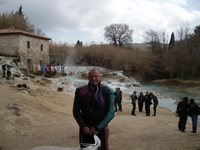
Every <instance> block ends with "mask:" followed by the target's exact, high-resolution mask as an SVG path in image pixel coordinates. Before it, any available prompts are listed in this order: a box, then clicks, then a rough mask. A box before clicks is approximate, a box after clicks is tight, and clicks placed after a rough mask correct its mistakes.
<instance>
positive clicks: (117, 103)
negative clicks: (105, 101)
mask: <svg viewBox="0 0 200 150" xmlns="http://www.w3.org/2000/svg"><path fill="white" fill-rule="evenodd" d="M117 105H118V107H119V110H120V91H119V88H116V91H115V112H117Z"/></svg>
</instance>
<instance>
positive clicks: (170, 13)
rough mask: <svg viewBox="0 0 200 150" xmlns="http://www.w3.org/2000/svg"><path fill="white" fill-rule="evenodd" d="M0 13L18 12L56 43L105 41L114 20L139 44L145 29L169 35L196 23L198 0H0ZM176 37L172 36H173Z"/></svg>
mask: <svg viewBox="0 0 200 150" xmlns="http://www.w3.org/2000/svg"><path fill="white" fill-rule="evenodd" d="M0 2H1V3H0V13H3V12H8V13H10V12H11V11H13V12H16V11H18V9H19V7H20V6H21V5H22V11H23V13H24V14H25V18H26V17H28V19H29V21H30V22H31V23H32V24H34V26H35V27H36V28H40V29H42V31H43V32H44V33H45V34H46V36H47V37H50V38H51V39H52V41H53V42H56V43H59V42H61V43H64V42H66V43H68V44H76V42H77V41H78V40H79V41H82V42H83V44H91V43H96V44H99V43H104V44H106V43H108V41H106V40H105V38H104V32H105V30H104V28H105V27H106V26H110V25H111V24H115V23H117V24H118V23H122V24H124V23H125V24H127V25H128V26H129V29H132V30H133V36H132V39H133V41H132V42H133V43H143V42H144V35H145V33H146V31H149V30H150V29H152V30H154V31H161V30H165V31H166V32H167V33H168V35H169V40H170V36H171V33H172V32H174V33H175V35H176V32H177V30H178V29H180V27H181V26H182V25H183V24H185V23H187V24H188V25H189V26H190V28H191V31H193V30H194V28H195V27H196V26H199V25H200V0H0ZM175 38H176V37H175Z"/></svg>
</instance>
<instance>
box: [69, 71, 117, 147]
mask: <svg viewBox="0 0 200 150" xmlns="http://www.w3.org/2000/svg"><path fill="white" fill-rule="evenodd" d="M87 78H88V80H89V83H88V84H87V85H83V86H81V87H78V88H77V89H76V92H75V98H74V104H73V116H74V118H75V120H76V121H77V123H78V125H79V142H80V143H81V137H82V136H83V135H86V136H88V137H89V138H91V139H94V138H93V136H94V134H95V135H97V136H98V137H99V139H100V140H101V149H102V150H107V149H108V136H109V129H108V123H109V122H110V121H111V120H112V119H113V117H114V113H115V111H114V101H115V95H114V91H113V89H111V88H110V87H108V86H104V85H102V84H101V81H100V79H101V75H100V72H99V71H98V70H97V69H95V68H94V69H91V70H90V71H89V73H88V77H87Z"/></svg>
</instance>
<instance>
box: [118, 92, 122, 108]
mask: <svg viewBox="0 0 200 150" xmlns="http://www.w3.org/2000/svg"><path fill="white" fill-rule="evenodd" d="M118 89H119V92H120V100H119V111H122V91H121V90H120V88H118Z"/></svg>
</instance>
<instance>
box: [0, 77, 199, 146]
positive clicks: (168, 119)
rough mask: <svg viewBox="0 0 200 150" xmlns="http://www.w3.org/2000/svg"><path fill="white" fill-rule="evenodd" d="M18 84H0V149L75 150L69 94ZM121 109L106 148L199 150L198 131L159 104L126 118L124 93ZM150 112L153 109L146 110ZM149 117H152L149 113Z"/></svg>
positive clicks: (127, 102)
mask: <svg viewBox="0 0 200 150" xmlns="http://www.w3.org/2000/svg"><path fill="white" fill-rule="evenodd" d="M31 80H32V83H29V82H27V81H23V83H26V84H27V85H28V87H29V88H25V89H23V88H17V87H16V85H17V84H18V83H19V82H18V81H11V82H10V81H6V80H1V82H0V95H1V98H0V104H1V105H0V120H1V121H0V127H1V128H0V149H1V150H28V149H31V148H33V147H38V146H59V147H70V148H72V147H74V148H77V147H78V146H79V143H78V125H77V123H76V121H75V120H74V118H73V115H72V105H73V96H72V95H71V96H69V95H67V94H65V93H62V92H58V91H52V90H50V89H49V86H50V84H51V83H45V84H44V82H45V81H41V82H38V81H37V82H36V79H31ZM122 106H123V111H122V112H116V113H115V117H114V119H113V120H112V121H111V122H110V123H109V128H110V136H109V147H110V150H131V149H134V150H147V149H148V150H160V149H162V150H169V149H170V150H198V149H200V127H199V128H197V133H196V134H193V133H191V132H190V131H191V129H192V126H191V124H189V123H187V128H186V132H185V133H183V132H180V131H179V130H178V127H177V123H178V117H176V116H175V115H174V114H173V112H171V111H170V110H168V109H165V108H163V107H161V106H158V110H157V116H155V117H154V116H148V117H147V116H145V113H144V112H138V109H137V110H136V114H137V116H132V115H130V113H131V110H132V105H131V104H130V98H129V95H123V103H122ZM151 112H152V108H151ZM151 114H152V113H151Z"/></svg>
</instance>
